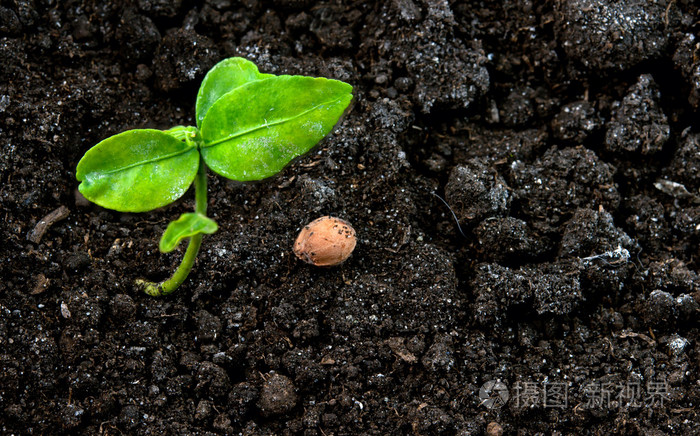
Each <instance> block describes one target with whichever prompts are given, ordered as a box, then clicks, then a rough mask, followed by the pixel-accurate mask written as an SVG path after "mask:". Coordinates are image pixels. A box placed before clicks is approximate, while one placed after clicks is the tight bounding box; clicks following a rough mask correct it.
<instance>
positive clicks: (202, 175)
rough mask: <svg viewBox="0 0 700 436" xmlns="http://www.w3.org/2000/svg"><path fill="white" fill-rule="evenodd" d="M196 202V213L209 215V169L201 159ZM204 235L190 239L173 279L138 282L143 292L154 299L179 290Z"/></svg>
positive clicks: (196, 179)
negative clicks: (156, 281)
mask: <svg viewBox="0 0 700 436" xmlns="http://www.w3.org/2000/svg"><path fill="white" fill-rule="evenodd" d="M194 201H195V212H197V213H201V214H202V215H205V216H206V214H207V167H206V165H205V164H204V159H202V157H201V156H200V157H199V168H198V169H197V175H196V176H195V179H194ZM202 236H203V235H202V234H201V233H198V234H196V235H194V236H192V237H191V238H190V241H189V243H188V244H187V250H186V251H185V255H184V256H183V257H182V262H181V263H180V266H179V267H178V268H177V269H176V270H175V272H174V273H173V275H172V277H170V278H169V279H168V280H165V281H163V282H160V283H154V282H149V281H146V280H142V279H139V280H136V284H137V285H138V286H140V287H142V288H143V291H144V292H145V293H147V294H148V295H150V296H152V297H160V296H161V295H168V294H170V293H172V292H173V291H174V290H175V289H177V288H178V287H179V286H180V285H181V284H182V282H184V281H185V279H186V278H187V276H188V275H189V273H190V271H191V270H192V266H193V265H194V260H195V259H196V258H197V253H199V247H200V246H201V245H202Z"/></svg>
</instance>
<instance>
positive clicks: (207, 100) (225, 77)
mask: <svg viewBox="0 0 700 436" xmlns="http://www.w3.org/2000/svg"><path fill="white" fill-rule="evenodd" d="M268 77H274V75H272V74H263V73H260V72H258V67H257V66H256V65H255V64H254V63H252V62H250V61H249V60H246V59H243V58H228V59H224V60H223V61H221V62H219V63H218V64H216V65H214V67H213V68H212V69H211V70H209V72H208V73H207V75H206V76H204V80H202V84H201V86H200V87H199V92H198V93H197V106H196V114H197V127H200V126H201V125H202V120H203V119H204V117H205V115H206V114H207V111H208V110H209V108H211V106H212V105H213V104H214V103H215V102H216V100H218V99H219V98H221V97H223V96H224V94H226V93H228V92H230V91H232V90H234V89H235V88H237V87H239V86H241V85H245V84H246V83H248V82H253V81H256V80H261V79H266V78H268Z"/></svg>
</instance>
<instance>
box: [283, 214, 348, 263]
mask: <svg viewBox="0 0 700 436" xmlns="http://www.w3.org/2000/svg"><path fill="white" fill-rule="evenodd" d="M356 243H357V240H356V239H355V229H353V228H352V226H351V225H350V223H349V222H347V221H345V220H342V219H340V218H333V217H330V216H324V217H321V218H318V219H316V220H314V221H312V222H311V223H309V224H307V225H305V226H304V228H303V229H301V232H299V236H298V237H297V240H296V242H295V243H294V254H296V255H297V257H298V258H299V259H301V260H303V261H304V262H307V263H310V264H312V265H316V266H333V265H338V264H340V263H343V262H344V261H345V260H346V259H347V258H348V257H350V254H351V253H352V250H354V249H355V244H356Z"/></svg>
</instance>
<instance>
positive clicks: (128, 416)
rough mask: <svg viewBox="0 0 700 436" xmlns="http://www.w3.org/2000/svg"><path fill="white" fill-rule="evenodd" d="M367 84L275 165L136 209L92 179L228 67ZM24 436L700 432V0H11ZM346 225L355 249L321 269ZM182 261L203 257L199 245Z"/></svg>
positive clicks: (4, 401)
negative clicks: (184, 266) (114, 149)
mask: <svg viewBox="0 0 700 436" xmlns="http://www.w3.org/2000/svg"><path fill="white" fill-rule="evenodd" d="M231 56H241V57H245V58H247V59H249V60H251V61H253V62H255V63H256V64H257V65H258V67H259V68H260V71H261V72H264V73H273V74H303V75H309V76H323V77H329V78H334V79H339V80H343V81H346V82H348V83H350V84H352V85H353V86H354V103H353V106H352V109H351V110H350V111H349V112H348V113H347V115H346V116H345V117H344V118H343V120H342V121H341V123H340V124H339V125H338V126H337V128H336V129H335V131H334V132H333V133H332V134H331V135H330V136H329V137H327V138H326V139H325V140H324V141H323V142H322V143H321V144H320V145H319V146H318V147H317V148H316V149H314V151H313V152H311V153H309V154H307V155H306V156H304V157H303V158H301V159H299V160H297V161H295V162H294V163H293V164H292V165H290V166H289V167H287V168H286V169H285V170H284V171H283V172H282V173H281V174H279V175H278V176H276V177H274V178H271V179H267V180H264V181H262V182H258V183H248V184H242V183H234V182H231V181H228V180H226V179H223V178H221V177H218V176H216V175H215V174H213V173H210V174H209V179H208V180H209V195H210V201H209V214H210V216H211V217H212V218H213V219H215V220H216V221H217V222H218V224H219V227H220V229H219V231H218V233H216V234H213V235H207V236H205V238H204V242H203V247H202V251H201V252H200V255H199V257H198V260H197V262H196V264H195V267H194V270H193V271H192V273H191V274H190V277H189V278H188V280H187V281H186V282H185V284H184V285H183V286H182V287H181V288H180V289H179V290H177V291H176V292H175V293H174V294H173V295H171V296H169V297H166V298H153V297H149V296H147V295H145V294H143V293H139V292H138V291H137V289H136V288H135V287H134V281H135V280H136V279H138V278H146V279H149V280H162V279H165V278H167V277H168V276H169V275H170V274H171V273H172V272H173V270H174V268H175V267H176V265H177V264H178V263H179V260H180V258H181V256H182V254H183V251H184V248H183V246H181V247H180V248H179V249H178V250H176V251H174V252H172V253H168V254H161V253H159V251H158V240H159V238H160V236H161V234H162V232H163V231H164V230H165V227H166V226H167V224H168V222H169V221H171V220H173V219H175V218H177V217H178V216H179V215H180V214H181V213H183V212H189V211H191V210H192V209H193V206H194V195H193V192H192V191H189V192H188V193H186V194H185V195H184V196H183V197H182V199H181V200H179V201H177V202H176V203H175V204H173V205H171V206H168V207H166V208H163V209H159V210H156V211H153V212H148V213H140V214H127V213H118V212H114V211H110V210H106V209H102V208H100V207H98V206H96V205H94V204H92V203H89V202H88V201H86V200H85V199H84V198H83V197H82V196H80V194H79V193H78V191H77V185H78V182H77V181H76V180H75V168H76V164H77V163H78V161H79V160H80V158H81V157H82V155H83V154H84V153H85V152H86V151H87V150H88V149H89V148H90V147H91V146H93V145H94V144H96V143H98V142H99V141H100V140H102V139H104V138H106V137H108V136H110V135H113V134H116V133H119V132H121V131H124V130H127V129H132V128H143V127H149V128H158V129H168V128H170V127H172V126H175V125H194V124H195V123H194V103H195V97H196V93H197V89H198V86H199V83H200V82H201V80H202V78H203V76H204V74H205V73H206V72H207V71H208V70H209V68H211V67H212V66H213V65H215V64H216V63H217V62H219V61H220V60H222V59H224V58H226V57H231ZM0 79H1V80H0V138H1V144H2V152H1V153H0V177H1V179H0V181H1V185H0V212H1V214H2V226H1V227H0V232H1V234H0V236H1V238H2V242H1V243H0V278H2V280H0V433H2V434H8V435H10V434H15V435H25V434H27V435H47V434H70V435H123V434H134V435H147V434H173V435H174V434H178V435H184V434H187V435H190V434H192V435H214V434H245V435H259V434H260V435H262V434H264V435H270V434H280V435H284V434H303V435H319V436H320V435H324V436H327V435H350V434H367V435H400V434H417V435H433V434H457V435H481V434H487V435H501V434H628V435H680V434H684V435H690V434H700V418H699V417H698V410H700V409H699V407H700V375H699V374H698V366H699V365H700V333H699V332H700V330H699V328H700V323H699V321H698V320H699V319H700V317H699V315H700V309H699V308H700V304H699V303H700V277H699V276H698V274H699V273H700V248H699V246H700V244H699V242H700V121H699V120H700V117H699V115H700V113H699V112H700V109H699V106H700V11H699V6H698V4H697V3H696V2H692V1H689V0H657V1H651V0H627V1H619V0H552V1H546V2H536V1H527V0H520V1H513V0H505V1H500V0H499V1H495V0H486V1H479V2H476V1H454V0H387V1H378V2H371V1H364V0H353V1H350V0H327V1H321V2H312V1H307V0H206V1H203V2H195V1H193V0H176V1H163V0H127V1H123V2H116V1H114V2H95V1H89V0H67V1H55V0H7V1H5V0H3V1H1V2H0ZM326 215H329V216H333V217H338V218H341V219H343V220H346V221H347V222H349V223H350V224H351V225H352V226H353V227H354V229H355V231H356V236H357V246H356V248H355V251H354V252H353V254H352V256H351V257H350V258H349V259H348V260H347V261H346V262H344V263H342V264H341V265H339V266H335V267H328V268H321V267H317V266H314V265H311V264H308V263H305V262H303V261H301V260H300V259H298V258H297V257H296V256H295V255H294V253H293V251H292V248H293V247H292V246H293V244H294V241H295V240H296V237H297V235H298V233H299V231H300V230H301V229H302V227H303V226H304V225H305V224H307V223H309V222H311V221H313V220H314V219H316V218H319V217H321V216H326ZM183 245H184V244H183Z"/></svg>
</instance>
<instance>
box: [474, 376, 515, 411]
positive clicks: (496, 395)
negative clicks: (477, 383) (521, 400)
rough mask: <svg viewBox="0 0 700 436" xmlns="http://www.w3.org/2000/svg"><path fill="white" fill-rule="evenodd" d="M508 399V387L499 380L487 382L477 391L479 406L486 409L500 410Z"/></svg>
mask: <svg viewBox="0 0 700 436" xmlns="http://www.w3.org/2000/svg"><path fill="white" fill-rule="evenodd" d="M508 398H510V394H508V386H506V384H505V383H503V382H501V381H500V380H489V381H487V382H486V383H484V384H483V385H481V389H479V399H481V404H482V405H483V406H485V407H486V408H487V409H500V408H501V407H503V406H504V405H505V404H506V402H507V401H508Z"/></svg>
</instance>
